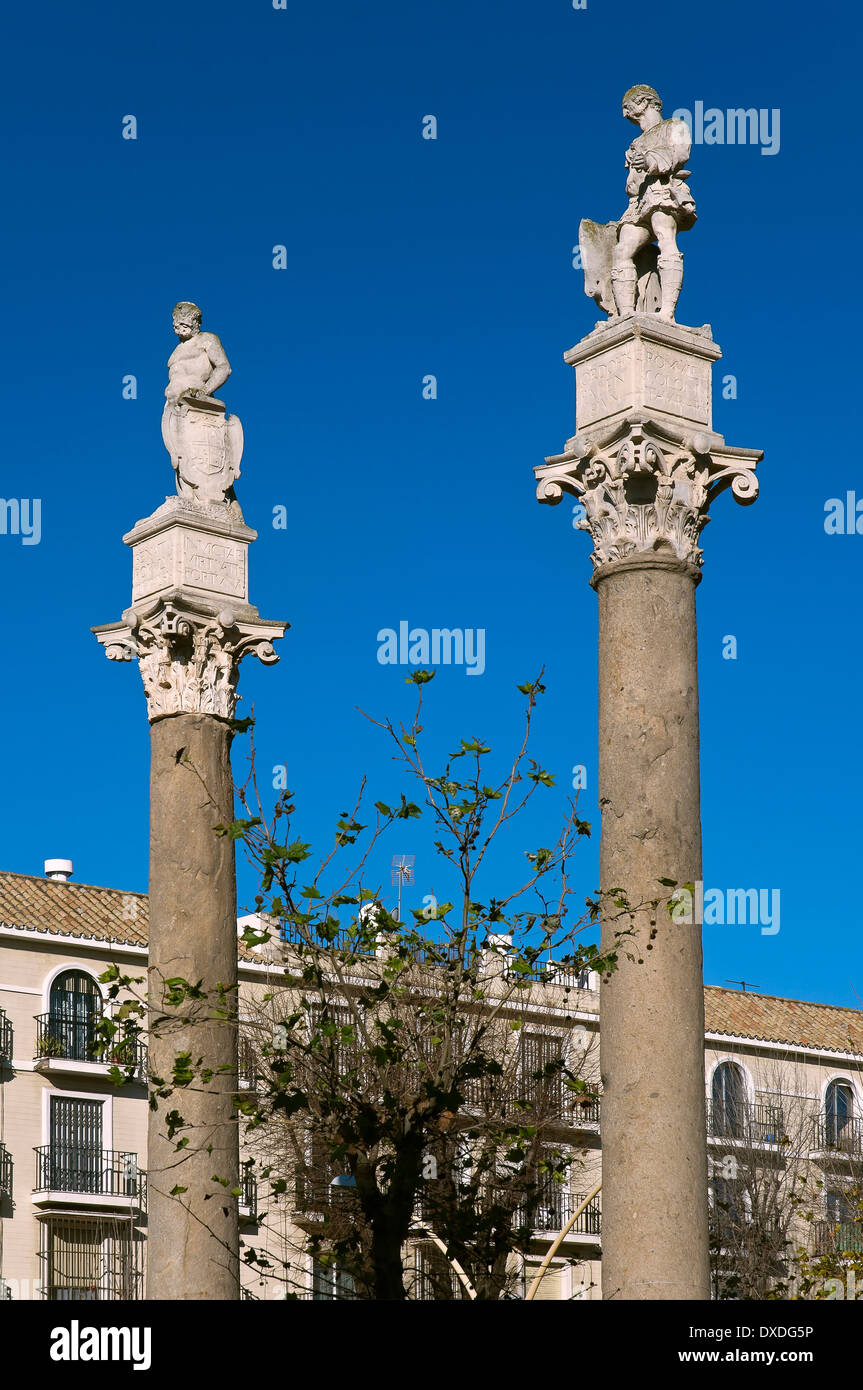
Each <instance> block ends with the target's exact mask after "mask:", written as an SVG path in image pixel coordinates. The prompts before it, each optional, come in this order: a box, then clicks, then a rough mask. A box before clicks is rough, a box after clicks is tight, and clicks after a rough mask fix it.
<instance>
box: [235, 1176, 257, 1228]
mask: <svg viewBox="0 0 863 1390" xmlns="http://www.w3.org/2000/svg"><path fill="white" fill-rule="evenodd" d="M239 1212H240V1217H241V1219H242V1220H243V1221H257V1219H258V1179H257V1178H256V1177H255V1175H254V1173H253V1172H251V1170H250V1169H245V1170H244V1171H243V1172H242V1173H241V1174H240V1197H239Z"/></svg>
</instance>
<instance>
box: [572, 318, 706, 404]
mask: <svg viewBox="0 0 863 1390" xmlns="http://www.w3.org/2000/svg"><path fill="white" fill-rule="evenodd" d="M721 356H722V353H721V351H720V349H719V347H718V346H717V344H716V343H714V341H713V335H712V333H711V331H710V326H709V325H708V324H704V325H703V327H701V328H688V327H686V325H685V324H681V323H668V322H666V321H664V320H663V319H660V318H658V317H657V316H656V315H655V314H628V315H627V316H626V317H624V318H613V319H608V320H604V321H603V322H602V323H600V324H598V325H597V327H596V328H595V329H594V330H593V332H592V333H589V334H588V335H587V337H586V338H583V339H582V340H581V342H580V343H577V344H576V346H575V347H574V348H570V350H569V352H565V353H564V355H563V360H564V362H567V363H569V365H570V366H572V367H574V368H575V401H576V417H575V423H576V428H577V429H578V430H583V429H588V428H589V427H590V426H591V425H598V424H608V423H609V422H611V421H613V420H617V419H620V418H621V417H622V416H624V415H626V414H627V413H628V412H629V411H631V410H640V409H644V410H649V411H651V412H653V411H656V412H659V413H660V414H661V415H663V416H666V417H667V418H668V419H669V420H671V421H678V422H681V423H682V422H686V423H688V424H689V425H692V426H694V427H695V428H701V429H705V428H706V429H709V428H710V423H711V419H712V399H711V368H712V366H713V363H714V362H715V361H716V360H717V358H719V357H721Z"/></svg>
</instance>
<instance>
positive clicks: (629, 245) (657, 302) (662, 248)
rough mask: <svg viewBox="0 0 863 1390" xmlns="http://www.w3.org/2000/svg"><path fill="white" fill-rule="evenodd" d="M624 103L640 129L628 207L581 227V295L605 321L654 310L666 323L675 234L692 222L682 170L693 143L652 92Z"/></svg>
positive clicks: (670, 312)
mask: <svg viewBox="0 0 863 1390" xmlns="http://www.w3.org/2000/svg"><path fill="white" fill-rule="evenodd" d="M622 106H623V114H624V116H625V117H626V119H627V120H628V121H632V122H633V124H634V125H637V126H639V127H640V128H641V134H640V135H638V136H636V138H635V139H634V140H633V142H632V144H631V145H630V146H629V149H628V150H627V152H626V168H627V171H628V173H627V179H626V192H627V194H628V195H629V206H628V207H627V209H626V212H625V213H624V214H623V216H622V217H621V218H620V219H619V220H618V221H617V222H606V223H601V222H589V221H587V220H585V221H583V222H582V223H581V226H580V227H579V229H578V243H579V248H580V250H581V263H582V266H583V267H584V290H585V294H588V295H590V296H591V298H593V299H595V300H596V303H597V304H598V305H599V307H600V308H601V309H604V310H605V312H606V313H607V314H608V316H609V318H615V317H620V318H622V317H623V316H624V315H626V314H632V313H635V312H638V313H656V314H658V316H659V317H660V318H662V319H667V320H668V321H670V322H671V321H673V320H674V310H675V308H676V305H677V298H678V295H679V294H680V286H681V284H682V282H683V256H682V255H681V253H680V252H679V251H678V249H677V233H678V231H687V230H688V228H690V227H691V226H692V225H693V223H694V222H695V220H696V214H695V201H694V199H693V197H692V193H691V192H690V189H689V184H688V183H687V182H686V180H687V179H688V178H689V170H688V169H685V168H684V167H683V166H684V165H685V163H686V161H687V159H688V158H689V153H690V149H691V145H692V141H691V136H690V133H689V127H688V126H687V124H686V122H685V121H682V120H680V119H679V118H678V117H676V116H672V117H671V118H670V119H669V120H663V119H662V102H661V101H660V99H659V95H658V93H656V92H655V91H654V90H653V88H652V87H644V86H639V87H630V89H629V91H628V92H627V93H626V94H625V95H624V98H623V103H622Z"/></svg>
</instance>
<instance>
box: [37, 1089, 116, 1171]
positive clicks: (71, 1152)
mask: <svg viewBox="0 0 863 1390" xmlns="http://www.w3.org/2000/svg"><path fill="white" fill-rule="evenodd" d="M103 1114H104V1102H103V1101H101V1100H78V1099H77V1098H73V1097H70V1096H52V1097H51V1138H50V1143H49V1145H48V1148H47V1151H46V1150H44V1149H43V1150H41V1153H42V1154H43V1162H44V1167H45V1169H46V1171H45V1172H44V1173H43V1179H42V1184H41V1185H42V1187H43V1188H46V1189H53V1190H54V1191H57V1192H101V1191H102V1117H103Z"/></svg>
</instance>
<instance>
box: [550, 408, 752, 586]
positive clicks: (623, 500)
mask: <svg viewBox="0 0 863 1390" xmlns="http://www.w3.org/2000/svg"><path fill="white" fill-rule="evenodd" d="M760 457H761V454H760V452H759V451H757V450H753V449H732V448H730V447H729V446H727V445H726V444H725V442H724V440H723V439H722V436H721V435H717V434H714V433H712V432H709V431H697V432H694V433H693V432H690V433H688V434H687V433H686V432H684V431H683V430H680V431H678V430H676V429H675V428H674V427H673V426H670V425H668V424H666V423H665V422H663V423H662V424H659V423H658V422H657V421H655V420H653V419H651V418H649V417H648V416H646V415H644V414H641V413H634V414H632V415H629V416H628V417H627V418H626V419H625V420H623V421H621V422H620V423H619V424H617V425H615V426H614V427H613V428H612V429H610V430H609V431H607V432H606V433H605V434H603V433H592V434H590V435H589V436H586V435H576V436H575V438H574V439H571V440H569V441H568V443H567V447H566V450H565V451H564V453H563V454H559V455H557V456H553V457H551V458H548V459H546V462H545V464H543V465H541V466H540V467H538V468H536V469H534V472H535V474H536V478H537V498H538V500H539V501H540V502H546V503H550V504H551V505H556V504H557V503H558V502H560V501H561V499H562V497H563V494H564V493H565V492H566V493H570V494H571V495H573V496H575V497H577V498H578V499H579V500H580V502H581V503H582V505H583V507H584V511H585V516H584V519H583V520H581V521H579V522H577V523H576V525H577V526H578V528H579V529H581V530H584V531H588V532H589V533H590V535H591V538H592V540H593V545H594V549H593V554H592V556H591V559H592V560H593V564H594V566H595V567H598V566H600V565H604V564H607V563H608V562H609V561H612V560H621V559H625V558H627V557H629V556H632V555H638V554H647V553H650V552H665V553H669V554H673V555H675V556H676V557H677V558H678V559H679V560H686V561H689V562H690V563H692V564H695V565H700V564H701V563H702V552H701V550H700V548H699V545H698V538H699V535H700V533H701V531H702V529H703V528H704V526H706V525H707V522H708V521H709V519H710V518H709V515H708V508H709V506H710V503H711V502H712V501H713V499H714V497H716V496H718V495H719V493H721V492H723V491H724V490H725V489H726V488H727V487H729V486H730V487H731V490H732V492H733V494H734V496H735V497H736V498H737V500H738V501H739V502H741V503H744V504H746V503H750V502H754V501H755V498H756V497H757V495H758V482H757V479H756V477H755V473H754V471H753V470H754V468H755V465H756V463H757V462H758V460H759V459H760Z"/></svg>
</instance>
